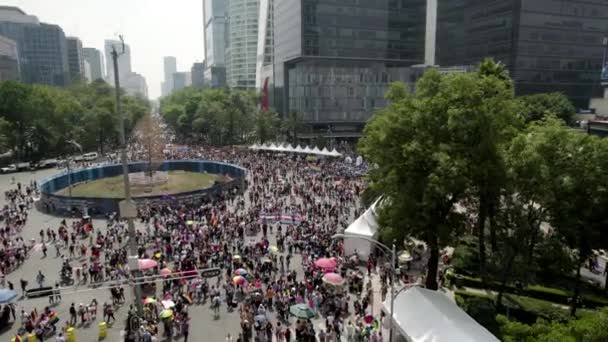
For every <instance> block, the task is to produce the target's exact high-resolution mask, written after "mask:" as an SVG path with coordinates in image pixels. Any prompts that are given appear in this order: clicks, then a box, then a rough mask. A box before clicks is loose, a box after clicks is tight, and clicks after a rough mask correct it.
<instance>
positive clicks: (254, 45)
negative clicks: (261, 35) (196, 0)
mask: <svg viewBox="0 0 608 342" xmlns="http://www.w3.org/2000/svg"><path fill="white" fill-rule="evenodd" d="M259 10H260V0H231V1H229V2H228V45H227V47H226V82H227V84H228V86H229V87H235V88H245V89H247V88H251V89H253V88H255V85H256V60H257V55H258V19H259V18H258V17H259Z"/></svg>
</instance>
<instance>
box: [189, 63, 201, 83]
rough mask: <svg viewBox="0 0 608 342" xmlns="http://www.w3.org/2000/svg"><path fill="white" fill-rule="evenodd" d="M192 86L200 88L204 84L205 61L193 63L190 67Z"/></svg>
mask: <svg viewBox="0 0 608 342" xmlns="http://www.w3.org/2000/svg"><path fill="white" fill-rule="evenodd" d="M190 75H191V78H192V86H193V87H197V88H202V87H204V86H205V63H194V64H192V68H190Z"/></svg>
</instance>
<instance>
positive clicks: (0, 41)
mask: <svg viewBox="0 0 608 342" xmlns="http://www.w3.org/2000/svg"><path fill="white" fill-rule="evenodd" d="M20 73H21V70H20V69H19V51H18V50H17V43H16V42H15V41H14V40H11V39H8V38H6V37H3V36H0V82H3V81H10V80H12V81H18V80H20V79H21V75H20Z"/></svg>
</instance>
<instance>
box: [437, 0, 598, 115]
mask: <svg viewBox="0 0 608 342" xmlns="http://www.w3.org/2000/svg"><path fill="white" fill-rule="evenodd" d="M437 12H438V15H437V54H436V61H437V64H439V65H441V66H449V65H467V64H468V65H471V64H476V63H479V62H480V61H481V60H482V59H483V58H485V57H493V58H494V59H496V60H498V61H501V62H502V63H504V64H505V65H506V66H508V68H509V71H510V73H511V76H512V77H513V78H514V81H515V90H516V93H517V94H518V95H523V94H531V93H539V92H563V93H564V94H566V95H567V96H568V97H569V98H570V99H571V100H572V101H573V103H574V104H575V105H576V106H577V107H579V108H586V107H587V105H588V101H589V99H590V98H591V97H593V96H594V95H599V94H601V92H599V83H600V74H601V70H602V58H603V50H604V48H603V39H604V37H606V36H607V35H608V1H597V0H596V1H583V0H568V1H564V0H483V1H482V0H439V1H438V8H437Z"/></svg>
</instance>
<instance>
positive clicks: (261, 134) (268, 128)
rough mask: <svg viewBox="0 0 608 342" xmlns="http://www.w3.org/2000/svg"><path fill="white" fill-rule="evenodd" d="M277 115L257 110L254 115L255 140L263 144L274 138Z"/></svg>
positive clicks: (276, 130) (275, 135)
mask: <svg viewBox="0 0 608 342" xmlns="http://www.w3.org/2000/svg"><path fill="white" fill-rule="evenodd" d="M279 124H280V120H279V116H278V115H277V113H274V112H271V111H266V110H259V111H258V112H257V113H256V115H255V136H256V139H257V141H259V142H260V143H261V144H264V143H265V142H267V141H272V140H275V139H276V137H277V133H278V129H279Z"/></svg>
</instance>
